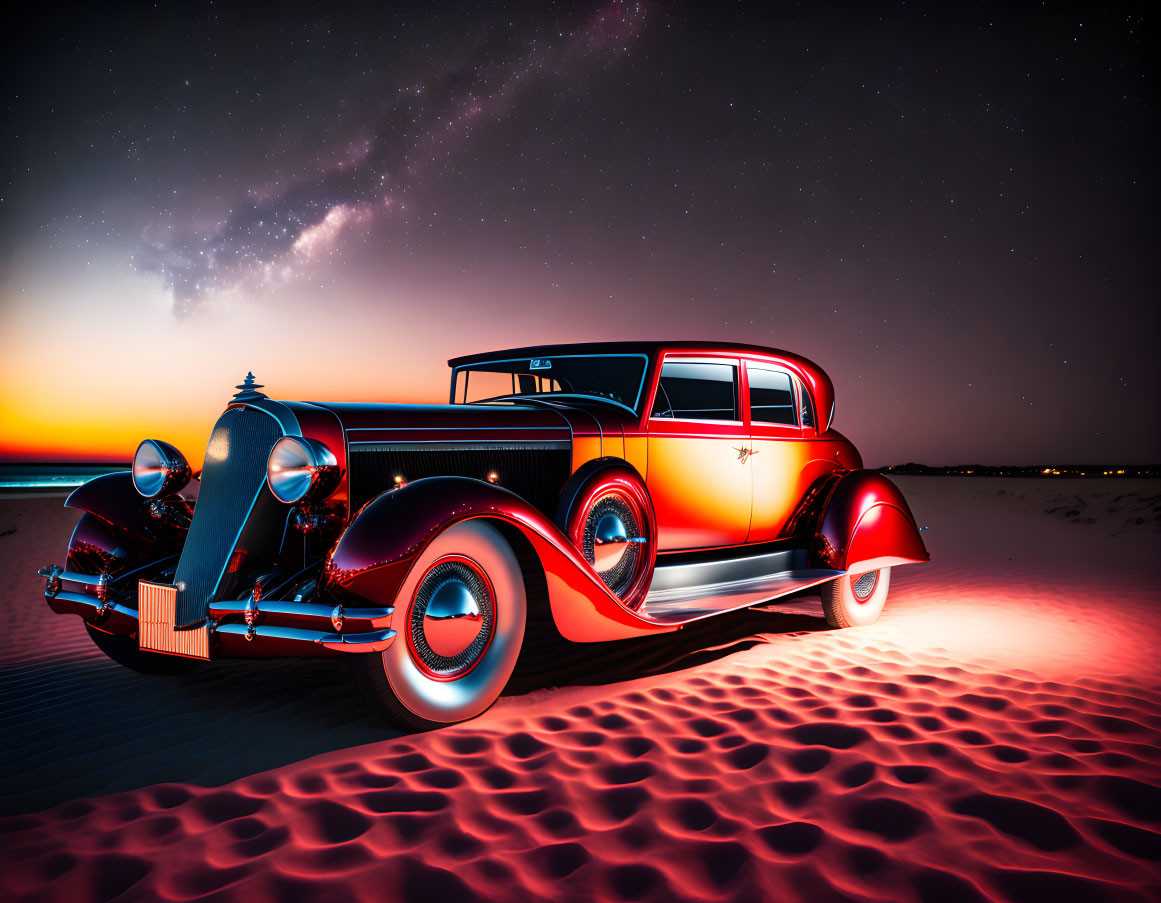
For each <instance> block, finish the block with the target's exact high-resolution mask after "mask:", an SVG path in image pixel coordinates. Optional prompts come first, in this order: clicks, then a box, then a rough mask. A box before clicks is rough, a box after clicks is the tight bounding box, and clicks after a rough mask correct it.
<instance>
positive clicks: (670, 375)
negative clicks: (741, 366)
mask: <svg viewBox="0 0 1161 903" xmlns="http://www.w3.org/2000/svg"><path fill="white" fill-rule="evenodd" d="M650 416H652V417H672V418H676V419H679V420H740V419H741V418H740V417H739V416H738V368H737V367H735V366H734V365H733V364H710V363H694V362H690V363H683V362H680V361H667V362H666V363H665V364H664V365H663V366H662V368H661V381H660V383H658V386H657V398H656V399H655V400H654V402H653V410H652V412H651V413H650Z"/></svg>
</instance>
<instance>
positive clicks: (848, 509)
mask: <svg viewBox="0 0 1161 903" xmlns="http://www.w3.org/2000/svg"><path fill="white" fill-rule="evenodd" d="M449 364H450V366H451V368H452V372H451V395H450V398H449V404H447V405H402V404H332V403H322V402H304V401H274V400H273V399H271V398H268V397H267V396H266V395H264V394H263V393H261V392H260V391H259V389H261V388H262V387H261V386H259V385H255V384H254V379H253V375H252V374H251V375H249V376H248V377H247V379H246V381H245V382H244V383H243V385H241V386H238V388H239V389H240V390H241V391H240V392H239V393H238V394H236V395H235V396H234V397H233V400H232V401H231V402H230V403H229V404H228V405H227V407H226V410H225V412H224V413H223V414H222V416H221V417H220V418H219V419H218V421H217V423H216V424H215V425H214V428H213V432H212V434H211V436H210V441H209V445H208V447H207V448H206V454H205V459H204V465H203V468H202V470H201V472H200V474H195V473H194V472H193V471H192V469H191V467H190V465H189V463H187V461H186V459H185V458H184V457H183V456H182V454H181V452H179V451H178V450H177V449H176V448H174V447H173V446H172V445H169V444H167V443H165V442H161V441H158V440H154V439H147V440H145V441H144V442H142V443H141V445H140V446H139V448H138V449H137V453H136V455H135V457H134V459H133V467H132V471H131V472H129V473H117V474H110V475H107V476H104V477H99V478H97V479H95V480H92V481H90V482H88V483H86V484H85V485H83V486H81V487H80V488H79V489H77V490H76V491H75V492H73V494H72V495H71V496H69V498H68V501H67V502H66V503H65V504H66V505H67V506H69V507H73V508H78V509H81V510H83V511H84V512H85V513H84V514H83V515H82V516H81V519H80V521H79V522H78V524H77V526H76V529H75V530H74V532H73V535H72V540H71V542H70V543H69V549H68V557H67V558H66V560H65V564H64V566H63V567H60V566H54V567H49V568H44V569H42V570H41V571H40V573H41V575H42V576H44V577H45V578H46V584H45V598H46V599H47V601H48V604H49V606H50V607H51V608H52V609H53V610H54V611H56V612H69V613H73V614H78V615H80V616H81V617H82V618H83V619H84V621H85V626H86V628H87V629H88V631H89V633H90V634H91V635H92V638H93V640H94V641H95V642H96V644H97V646H99V647H100V648H101V649H102V650H103V651H104V652H105V653H106V654H107V655H108V656H109V657H110V658H112V659H114V660H115V661H117V662H119V663H121V664H123V665H126V666H128V667H130V668H134V669H136V670H138V671H144V672H152V673H162V672H175V671H182V670H187V669H188V668H189V667H192V666H193V665H194V664H196V663H197V662H198V661H199V660H206V659H211V658H214V659H218V658H230V657H235V658H253V657H279V656H333V657H343V656H347V657H350V660H351V661H352V663H353V664H355V672H356V674H357V675H358V677H359V679H360V680H361V681H362V682H363V683H364V685H365V687H366V689H367V690H369V692H370V695H371V697H372V699H374V700H376V701H377V703H378V704H379V706H380V707H381V709H382V710H383V711H384V712H385V713H386V714H387V715H388V716H389V717H390V718H391V719H392V720H394V721H395V722H396V723H398V724H400V725H402V726H404V727H407V728H410V729H423V728H429V727H432V726H435V725H440V724H448V723H452V722H457V721H461V720H463V719H466V718H471V717H473V716H475V715H478V714H479V713H480V712H482V711H483V710H484V709H486V708H487V707H488V706H489V705H491V703H492V702H493V701H494V700H495V699H496V698H497V697H498V696H499V694H500V692H501V690H503V689H504V686H505V684H506V683H507V682H508V679H509V677H510V675H511V674H512V671H513V667H514V666H515V664H516V660H517V657H518V656H519V654H520V652H521V647H522V645H523V644H538V643H546V642H549V640H550V639H552V641H554V642H560V641H561V638H563V641H571V642H572V643H595V642H600V641H605V640H617V639H623V638H628V637H647V636H650V635H652V634H658V633H664V632H666V631H674V630H678V629H680V628H681V627H682V626H683V625H685V624H689V623H690V622H693V621H696V620H698V619H701V618H706V617H709V616H711V615H716V614H721V613H723V612H728V611H731V610H734V609H739V608H744V607H748V606H752V605H755V604H758V603H763V602H767V601H769V600H772V599H776V598H778V597H781V596H786V595H788V594H791V593H796V592H799V591H801V590H804V589H806V588H809V587H812V586H819V588H820V592H821V594H822V599H823V608H824V611H825V614H826V617H827V620H828V621H829V622H830V623H831V624H832V625H833V626H835V627H851V626H858V625H864V624H870V623H872V622H873V621H875V620H876V619H877V618H878V616H879V613H880V611H881V610H882V608H883V603H884V600H885V599H886V596H887V590H888V586H889V584H890V575H891V568H892V567H894V566H895V565H900V564H906V563H908V562H920V561H926V560H928V554H927V551H926V549H925V548H924V545H923V542H922V540H921V538H920V535H919V532H918V529H917V528H916V526H915V521H914V518H913V517H912V515H911V512H910V510H909V508H908V506H907V502H906V501H905V500H904V499H903V496H902V495H901V494H900V492H899V490H898V489H897V488H896V487H895V486H894V485H893V484H892V483H891V482H890V481H889V480H887V479H886V478H885V477H884V476H882V475H881V474H879V473H877V472H874V471H870V470H863V469H861V468H862V463H861V460H860V458H859V453H858V452H857V451H856V450H855V448H854V446H852V445H851V443H850V442H849V441H848V440H847V439H846V438H844V437H843V436H842V435H841V434H840V433H838V432H837V431H836V430H835V429H834V428H833V426H832V425H831V424H832V420H833V419H834V389H833V386H832V385H831V381H830V379H829V378H828V377H827V376H826V374H825V373H824V372H823V371H822V370H821V369H820V368H819V367H818V366H817V365H816V364H814V363H812V362H810V361H808V360H806V359H805V358H802V357H799V356H797V355H794V354H789V353H787V352H783V351H775V350H773V349H769V348H761V347H755V346H750V345H733V344H721V343H699V342H674V343H665V342H618V343H608V344H579V345H553V346H545V347H536V348H517V349H513V350H508V351H498V352H494V353H491V354H476V355H471V356H468V357H460V358H455V359H453V360H451V361H449ZM526 628H527V629H526ZM548 633H552V634H553V637H552V638H549V637H548V636H547V634H548ZM594 652H596V649H595V648H594Z"/></svg>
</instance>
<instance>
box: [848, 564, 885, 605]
mask: <svg viewBox="0 0 1161 903" xmlns="http://www.w3.org/2000/svg"><path fill="white" fill-rule="evenodd" d="M878 581H879V572H878V571H868V572H867V573H865V574H863V575H862V576H861V577H858V578H857V579H856V578H854V577H852V578H851V592H853V593H854V594H855V598H856V599H858V600H859V601H860V602H866V601H867V599H869V598H870V597H871V593H873V592H874V591H875V584H876V583H877V582H878Z"/></svg>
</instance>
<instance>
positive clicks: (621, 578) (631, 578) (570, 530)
mask: <svg viewBox="0 0 1161 903" xmlns="http://www.w3.org/2000/svg"><path fill="white" fill-rule="evenodd" d="M556 524H557V526H558V527H560V529H561V531H562V532H563V533H564V534H565V535H566V536H568V538H569V539H571V540H572V541H573V544H574V545H576V547H577V548H578V549H580V551H581V554H582V555H584V558H585V561H587V562H588V563H589V564H590V565H592V568H593V570H595V571H596V572H597V576H599V577H600V578H601V580H602V581H603V582H604V584H605V586H607V587H608V588H609V590H610V591H611V592H612V593H613V595H615V596H617V597H618V598H619V599H620V600H621V601H622V602H623V603H624V604H625V607H626V608H628V609H631V610H636V609H638V608H640V607H641V604H642V603H643V602H644V601H645V596H646V594H647V593H648V592H649V584H650V582H651V581H652V579H653V566H654V564H655V563H656V561H657V524H656V518H655V516H654V513H653V503H652V501H651V500H650V498H649V491H648V490H647V489H646V488H645V481H644V480H642V479H641V477H640V475H639V474H638V473H637V472H636V471H635V470H634V469H633V468H632V467H631V466H630V465H629V464H628V463H626V462H624V461H620V460H616V459H599V460H596V461H591V462H589V463H588V464H586V465H585V466H584V467H582V468H580V469H579V470H578V471H577V472H576V473H574V474H573V475H572V477H571V478H570V479H569V481H568V483H566V484H565V487H564V489H563V490H562V491H561V494H560V503H559V505H558V507H557V511H556Z"/></svg>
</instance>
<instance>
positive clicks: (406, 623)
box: [353, 520, 527, 730]
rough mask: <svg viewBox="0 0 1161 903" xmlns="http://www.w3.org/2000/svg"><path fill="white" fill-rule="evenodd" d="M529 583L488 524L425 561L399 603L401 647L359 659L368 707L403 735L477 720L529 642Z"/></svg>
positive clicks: (461, 534) (475, 525) (472, 523)
mask: <svg viewBox="0 0 1161 903" xmlns="http://www.w3.org/2000/svg"><path fill="white" fill-rule="evenodd" d="M526 613H527V602H526V598H525V592H524V576H523V574H522V573H521V571H520V564H519V562H518V561H517V560H516V555H515V553H514V552H513V551H512V547H511V546H510V545H509V544H508V542H507V541H506V540H505V539H504V537H503V536H502V535H501V533H500V531H499V530H497V529H496V528H495V527H494V526H492V525H491V524H488V523H486V522H484V521H481V520H469V521H462V522H461V523H458V524H455V525H453V526H451V527H449V528H448V529H446V530H444V531H443V532H442V533H441V534H439V536H437V537H436V538H435V539H434V540H432V542H431V543H430V544H429V545H428V546H427V548H426V549H424V550H423V552H422V553H421V554H420V556H419V558H418V560H417V561H416V562H415V565H414V566H413V567H412V568H411V572H410V573H409V574H408V576H407V579H406V580H405V581H404V583H403V586H402V587H400V589H399V594H398V596H397V597H396V600H395V617H394V627H395V631H396V635H395V640H394V642H392V644H391V645H390V646H389V647H388V648H387V650H386V651H385V652H383V653H382V654H379V655H366V656H360V657H359V659H358V660H357V661H355V662H354V663H353V664H354V665H355V671H356V675H357V677H358V678H359V680H360V682H361V683H362V684H363V686H364V688H365V689H366V690H367V691H368V694H369V695H370V697H371V699H372V701H373V702H374V703H375V704H376V705H377V706H378V708H379V709H380V711H382V712H383V713H384V714H385V715H386V716H387V717H388V718H389V719H390V720H391V721H393V722H395V723H396V724H397V725H399V726H400V727H402V728H405V729H407V730H430V729H432V728H435V727H440V726H442V725H446V724H454V723H456V722H457V721H464V720H466V719H468V718H474V717H475V716H476V715H479V714H480V713H481V712H483V711H484V710H485V709H487V708H488V706H490V705H491V704H492V703H493V702H495V701H496V699H497V698H498V697H499V695H500V692H501V691H502V690H503V689H504V687H505V685H506V684H507V683H508V678H509V677H511V675H512V669H513V668H514V667H515V666H516V659H517V658H518V657H519V655H520V646H521V644H522V643H523V641H524V622H525V618H526Z"/></svg>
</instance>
